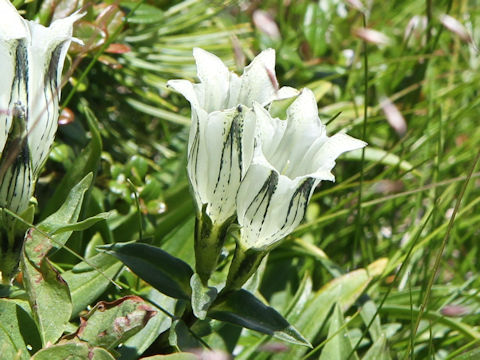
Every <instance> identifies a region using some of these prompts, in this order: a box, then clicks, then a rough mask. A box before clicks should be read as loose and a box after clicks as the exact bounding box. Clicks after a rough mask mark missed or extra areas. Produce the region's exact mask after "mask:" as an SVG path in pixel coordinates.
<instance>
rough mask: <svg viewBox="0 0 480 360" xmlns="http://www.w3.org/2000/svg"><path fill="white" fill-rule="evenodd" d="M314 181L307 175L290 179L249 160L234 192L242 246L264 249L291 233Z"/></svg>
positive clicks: (303, 211) (300, 216)
mask: <svg viewBox="0 0 480 360" xmlns="http://www.w3.org/2000/svg"><path fill="white" fill-rule="evenodd" d="M317 183H318V181H317V180H316V179H314V178H310V177H302V178H300V177H299V178H296V179H294V180H291V179H289V178H288V177H286V176H282V175H279V174H278V172H277V171H275V170H274V169H272V168H271V167H270V166H268V164H261V163H260V162H256V163H252V165H251V166H250V168H249V169H248V171H247V175H246V176H245V179H244V180H243V182H242V185H241V186H240V189H239V192H238V195H237V218H238V222H239V225H240V226H241V228H240V234H241V236H240V241H241V243H242V246H243V247H245V248H247V249H248V248H256V249H264V248H267V247H269V246H271V245H273V244H275V243H276V242H278V241H280V240H281V239H283V238H284V237H285V236H287V235H288V234H289V233H291V232H292V231H293V229H295V227H297V226H298V224H299V223H300V221H301V220H302V219H303V216H304V215H305V209H306V206H307V204H308V201H309V200H310V197H311V194H312V192H313V189H314V187H315V186H316V185H317Z"/></svg>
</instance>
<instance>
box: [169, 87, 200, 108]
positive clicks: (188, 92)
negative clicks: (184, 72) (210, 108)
mask: <svg viewBox="0 0 480 360" xmlns="http://www.w3.org/2000/svg"><path fill="white" fill-rule="evenodd" d="M167 86H168V87H171V88H172V89H173V90H175V91H176V92H179V93H180V94H182V95H183V96H184V97H185V99H187V101H188V102H189V103H190V104H191V105H192V106H194V107H200V103H199V100H198V96H197V92H196V91H195V88H194V84H192V83H191V82H190V81H188V80H169V81H168V82H167Z"/></svg>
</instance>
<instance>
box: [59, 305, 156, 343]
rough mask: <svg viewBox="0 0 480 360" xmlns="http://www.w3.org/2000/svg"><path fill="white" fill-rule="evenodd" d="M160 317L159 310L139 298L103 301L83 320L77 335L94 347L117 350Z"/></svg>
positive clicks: (73, 335) (75, 336) (76, 336)
mask: <svg viewBox="0 0 480 360" xmlns="http://www.w3.org/2000/svg"><path fill="white" fill-rule="evenodd" d="M155 315H156V311H155V310H154V309H153V308H152V307H151V306H150V305H148V304H147V303H146V302H145V301H144V300H143V299H142V298H140V297H138V296H126V297H124V298H121V299H118V300H115V301H112V302H105V301H101V302H99V303H98V304H97V305H95V307H94V308H93V309H92V310H91V311H90V312H89V313H88V315H87V316H86V317H85V318H84V319H83V321H82V322H81V324H80V327H79V328H78V330H77V332H76V333H75V334H72V335H69V336H68V337H69V338H78V339H80V340H82V341H86V342H87V343H88V344H90V345H93V346H101V347H104V348H106V349H113V348H114V347H115V346H117V345H118V344H120V343H122V342H124V341H125V340H126V339H128V338H129V337H131V336H132V335H134V334H135V333H137V332H138V331H140V330H141V329H142V328H144V327H145V325H146V324H147V322H148V321H149V320H150V319H151V318H152V317H153V316H155Z"/></svg>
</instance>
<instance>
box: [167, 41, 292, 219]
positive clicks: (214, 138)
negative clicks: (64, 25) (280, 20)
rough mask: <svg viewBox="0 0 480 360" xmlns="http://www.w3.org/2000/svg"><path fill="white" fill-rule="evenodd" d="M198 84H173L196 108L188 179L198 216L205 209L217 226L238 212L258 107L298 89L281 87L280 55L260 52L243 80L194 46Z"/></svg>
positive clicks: (217, 59) (249, 158)
mask: <svg viewBox="0 0 480 360" xmlns="http://www.w3.org/2000/svg"><path fill="white" fill-rule="evenodd" d="M193 56H194V58H195V61H196V63H197V74H198V78H199V79H200V83H199V84H192V83H191V82H190V81H187V80H171V81H169V82H168V85H169V86H170V87H172V88H173V89H175V90H176V91H178V92H179V93H181V94H182V95H183V96H185V98H186V99H187V100H188V101H189V102H190V104H191V107H192V125H191V128H190V138H189V142H188V165H187V170H188V175H189V178H190V182H191V184H192V188H193V192H194V196H195V200H196V204H197V211H198V213H201V212H202V209H203V207H204V206H206V209H205V210H206V213H207V215H208V216H209V217H210V219H211V220H212V222H213V223H218V224H221V223H224V222H225V221H226V220H227V219H229V218H230V217H232V216H233V215H234V214H235V195H236V193H237V190H238V187H239V185H240V182H241V180H242V178H243V176H244V175H245V172H246V170H247V168H248V166H249V164H250V161H251V159H252V156H253V145H254V132H255V118H254V115H253V113H252V111H251V109H252V107H253V103H254V102H257V103H259V104H261V105H267V104H269V103H270V102H271V101H272V100H274V99H276V98H280V97H287V96H291V94H292V93H293V92H295V90H293V89H290V88H282V89H278V84H277V80H276V78H275V51H274V50H273V49H268V50H265V51H263V52H261V53H260V54H259V55H258V56H257V57H255V59H253V61H252V62H251V63H250V65H249V66H247V67H246V68H245V70H244V72H243V75H242V76H238V75H236V74H235V73H233V72H231V71H229V70H228V68H227V67H226V66H225V65H224V64H223V62H222V61H221V60H220V59H219V58H218V57H216V56H215V55H213V54H211V53H209V52H207V51H205V50H202V49H200V48H195V49H194V50H193Z"/></svg>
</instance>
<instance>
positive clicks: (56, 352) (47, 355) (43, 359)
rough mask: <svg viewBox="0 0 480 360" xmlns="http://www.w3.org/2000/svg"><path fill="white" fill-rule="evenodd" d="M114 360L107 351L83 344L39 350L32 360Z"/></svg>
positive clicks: (63, 345) (70, 343)
mask: <svg viewBox="0 0 480 360" xmlns="http://www.w3.org/2000/svg"><path fill="white" fill-rule="evenodd" d="M65 359H68V360H84V359H88V360H115V358H114V357H113V356H112V354H110V353H109V352H108V351H107V350H105V349H102V348H98V347H90V346H89V345H88V344H87V343H84V342H69V343H64V344H61V345H54V346H51V347H48V348H46V349H43V350H40V351H39V352H37V353H36V354H35V355H34V356H33V357H32V360H65Z"/></svg>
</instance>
